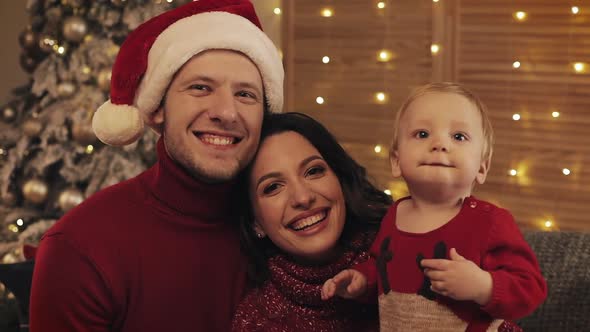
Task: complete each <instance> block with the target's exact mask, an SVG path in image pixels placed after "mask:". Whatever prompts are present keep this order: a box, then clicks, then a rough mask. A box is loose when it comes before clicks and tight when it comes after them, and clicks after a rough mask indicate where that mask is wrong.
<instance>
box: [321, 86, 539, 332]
mask: <svg viewBox="0 0 590 332" xmlns="http://www.w3.org/2000/svg"><path fill="white" fill-rule="evenodd" d="M492 143H493V132H492V126H491V123H490V120H489V118H488V116H487V113H486V109H485V106H484V105H483V104H482V102H481V101H480V100H479V99H478V98H477V97H476V96H475V95H474V94H473V93H471V92H470V91H468V90H467V89H465V88H464V87H463V86H461V85H458V84H454V83H432V84H428V85H426V86H423V87H420V88H418V89H417V90H415V91H414V92H413V93H412V94H411V95H410V96H409V98H408V99H407V100H406V102H405V103H404V104H403V105H402V107H401V108H400V110H399V112H398V114H397V119H396V123H395V127H394V136H393V143H392V146H391V151H390V162H391V172H392V174H393V176H394V177H400V176H401V177H402V178H403V179H404V180H405V182H406V183H407V185H408V189H409V192H410V196H409V197H405V198H402V199H400V200H398V201H396V202H395V203H394V204H393V205H392V206H391V208H390V209H389V211H388V212H387V214H386V216H385V217H384V219H383V221H382V223H381V229H380V230H379V233H378V235H377V238H376V240H375V242H374V243H373V245H372V247H371V260H369V261H368V262H366V263H363V264H360V265H356V266H353V267H352V268H351V269H347V270H344V271H342V272H340V273H338V274H337V275H336V276H334V277H333V278H332V279H329V280H328V281H326V283H325V284H324V286H323V288H322V298H323V299H324V300H327V299H329V298H331V297H333V296H334V295H338V296H341V297H344V298H364V299H365V300H367V299H368V298H370V297H371V296H373V298H374V297H375V296H376V295H378V301H379V316H380V326H381V331H518V330H520V328H518V326H516V325H514V324H513V323H510V322H509V321H504V320H505V319H506V320H508V319H517V318H521V317H523V316H526V315H528V314H530V313H531V312H532V311H534V310H535V308H537V307H538V306H539V305H540V304H541V303H542V302H543V300H544V299H545V297H546V295H547V286H546V283H545V280H544V279H543V277H542V275H541V272H540V269H539V265H538V263H537V259H536V257H535V255H534V253H533V252H532V250H531V249H530V247H529V246H528V244H527V243H526V242H525V240H524V239H523V237H522V234H521V233H520V231H519V229H518V227H517V225H516V223H515V222H514V218H513V217H512V215H511V214H510V212H508V211H507V210H505V209H502V208H500V207H497V206H495V205H493V204H491V203H488V202H485V201H482V200H478V199H476V198H475V197H473V196H471V191H472V189H473V187H474V185H475V183H478V184H483V183H484V181H485V179H486V175H487V174H488V171H489V169H490V161H491V157H492Z"/></svg>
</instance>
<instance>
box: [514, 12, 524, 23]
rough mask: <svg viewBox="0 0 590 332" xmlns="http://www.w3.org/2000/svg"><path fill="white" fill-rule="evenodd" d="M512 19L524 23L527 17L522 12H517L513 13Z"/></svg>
mask: <svg viewBox="0 0 590 332" xmlns="http://www.w3.org/2000/svg"><path fill="white" fill-rule="evenodd" d="M514 17H515V18H516V19H517V20H519V21H524V20H525V19H526V17H527V13H526V12H523V11H517V12H516V13H514Z"/></svg>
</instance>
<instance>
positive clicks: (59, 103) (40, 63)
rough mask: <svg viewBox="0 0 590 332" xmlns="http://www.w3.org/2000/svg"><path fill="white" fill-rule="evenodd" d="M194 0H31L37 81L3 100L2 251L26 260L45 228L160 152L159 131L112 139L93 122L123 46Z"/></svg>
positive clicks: (30, 42)
mask: <svg viewBox="0 0 590 332" xmlns="http://www.w3.org/2000/svg"><path fill="white" fill-rule="evenodd" d="M187 1H188V0H185V1H179V0H102V1H101V0H93V1H90V0H29V1H28V2H27V5H26V9H27V11H28V13H29V14H30V22H29V24H28V25H27V27H26V28H25V30H24V31H23V32H22V33H21V34H20V37H19V41H20V44H21V46H22V54H21V58H20V63H21V66H22V68H23V69H24V70H26V71H27V72H28V73H30V75H31V79H30V82H29V83H28V84H26V85H25V86H22V87H18V88H16V89H14V96H13V98H12V100H9V101H7V102H6V103H4V104H1V106H0V257H2V261H3V262H4V263H10V262H14V261H18V260H21V259H22V258H21V256H22V253H21V248H22V246H23V244H32V245H36V244H37V242H38V240H39V238H40V236H41V235H42V234H43V232H44V231H45V230H47V228H49V227H50V226H51V225H52V224H53V223H55V222H56V220H58V219H59V218H60V217H61V216H62V215H63V214H64V213H65V212H67V211H68V210H70V209H71V208H73V207H74V206H76V205H78V204H79V203H81V202H82V201H83V200H84V199H85V198H86V197H88V196H90V195H92V194H93V193H94V192H96V191H98V190H100V189H102V188H104V187H106V186H109V185H112V184H115V183H117V182H120V181H122V180H125V179H128V178H130V177H133V176H135V175H137V174H138V173H140V172H141V171H142V170H144V169H145V168H146V167H148V166H150V165H151V164H152V163H153V162H154V161H155V142H156V136H155V134H154V133H152V132H151V131H146V133H145V135H144V137H143V138H142V139H140V140H139V142H138V143H136V144H134V145H131V146H128V147H126V148H113V147H109V146H105V145H103V144H102V143H100V142H99V141H98V140H97V139H96V137H95V136H94V133H93V131H92V128H91V120H92V116H93V114H94V111H95V110H96V109H97V108H98V106H100V105H101V104H102V103H104V102H105V101H106V100H107V99H108V92H109V88H110V73H111V67H112V64H113V62H114V59H115V56H116V55H117V52H118V50H119V46H120V45H121V44H122V42H123V41H124V40H125V37H126V36H127V34H128V33H129V31H131V30H133V29H134V28H135V27H137V26H138V25H139V24H141V23H142V22H144V21H145V20H147V19H149V18H151V17H153V16H155V15H157V14H159V13H161V12H163V11H165V10H168V9H170V8H172V7H175V6H178V5H181V4H183V3H185V2H187Z"/></svg>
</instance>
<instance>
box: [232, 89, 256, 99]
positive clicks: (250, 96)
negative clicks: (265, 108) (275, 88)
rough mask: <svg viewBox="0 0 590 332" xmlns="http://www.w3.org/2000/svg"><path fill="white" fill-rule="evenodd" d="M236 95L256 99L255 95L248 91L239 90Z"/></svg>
mask: <svg viewBox="0 0 590 332" xmlns="http://www.w3.org/2000/svg"><path fill="white" fill-rule="evenodd" d="M237 95H238V96H239V97H244V98H252V99H256V95H254V94H253V93H252V92H248V91H240V92H238V94H237Z"/></svg>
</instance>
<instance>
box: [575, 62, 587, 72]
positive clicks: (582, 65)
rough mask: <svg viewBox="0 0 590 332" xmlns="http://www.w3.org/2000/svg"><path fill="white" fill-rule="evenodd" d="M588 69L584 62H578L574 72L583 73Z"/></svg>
mask: <svg viewBox="0 0 590 332" xmlns="http://www.w3.org/2000/svg"><path fill="white" fill-rule="evenodd" d="M585 69H586V64H585V63H583V62H576V63H574V70H575V71H576V73H583V72H584V71H585Z"/></svg>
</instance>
